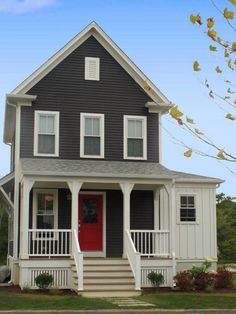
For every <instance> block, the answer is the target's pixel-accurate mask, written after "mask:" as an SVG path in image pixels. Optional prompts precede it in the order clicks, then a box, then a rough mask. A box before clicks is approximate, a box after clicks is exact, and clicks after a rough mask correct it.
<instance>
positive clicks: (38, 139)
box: [34, 111, 59, 156]
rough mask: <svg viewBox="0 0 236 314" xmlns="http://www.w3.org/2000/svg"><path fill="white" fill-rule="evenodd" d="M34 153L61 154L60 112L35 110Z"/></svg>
mask: <svg viewBox="0 0 236 314" xmlns="http://www.w3.org/2000/svg"><path fill="white" fill-rule="evenodd" d="M34 155H35V156H58V155H59V112H56V111H35V122H34Z"/></svg>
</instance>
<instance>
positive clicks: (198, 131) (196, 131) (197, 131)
mask: <svg viewBox="0 0 236 314" xmlns="http://www.w3.org/2000/svg"><path fill="white" fill-rule="evenodd" d="M194 131H195V133H196V134H198V135H204V134H203V133H202V132H201V131H200V130H199V129H194Z"/></svg>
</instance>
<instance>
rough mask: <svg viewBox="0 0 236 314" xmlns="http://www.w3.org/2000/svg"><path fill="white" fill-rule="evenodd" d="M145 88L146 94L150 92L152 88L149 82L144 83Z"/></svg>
mask: <svg viewBox="0 0 236 314" xmlns="http://www.w3.org/2000/svg"><path fill="white" fill-rule="evenodd" d="M143 88H144V90H145V91H146V92H148V91H149V90H150V89H151V87H150V86H149V85H148V83H147V81H145V82H144V85H143Z"/></svg>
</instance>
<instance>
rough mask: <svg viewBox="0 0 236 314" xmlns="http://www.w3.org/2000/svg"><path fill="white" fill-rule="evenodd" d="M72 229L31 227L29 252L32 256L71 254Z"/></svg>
mask: <svg viewBox="0 0 236 314" xmlns="http://www.w3.org/2000/svg"><path fill="white" fill-rule="evenodd" d="M71 238H72V232H71V230H70V229H30V230H29V244H28V254H29V255H30V256H48V257H51V256H70V255H71Z"/></svg>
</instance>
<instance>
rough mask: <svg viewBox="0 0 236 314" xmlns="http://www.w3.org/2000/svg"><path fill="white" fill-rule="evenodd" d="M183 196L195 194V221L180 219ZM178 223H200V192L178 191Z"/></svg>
mask: <svg viewBox="0 0 236 314" xmlns="http://www.w3.org/2000/svg"><path fill="white" fill-rule="evenodd" d="M181 196H193V198H194V208H195V221H181V220H180V208H181V202H180V198H181ZM176 204H177V224H178V225H198V224H199V221H198V210H197V209H198V207H199V206H198V194H197V193H195V192H193V193H191V192H187V193H186V192H183V193H181V192H178V193H177V202H176Z"/></svg>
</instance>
